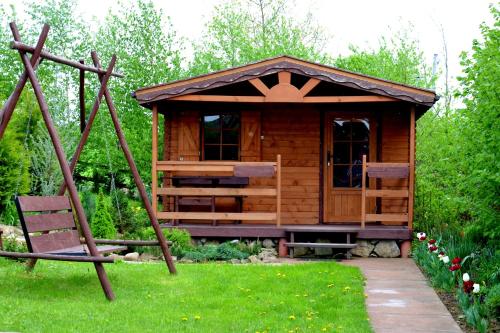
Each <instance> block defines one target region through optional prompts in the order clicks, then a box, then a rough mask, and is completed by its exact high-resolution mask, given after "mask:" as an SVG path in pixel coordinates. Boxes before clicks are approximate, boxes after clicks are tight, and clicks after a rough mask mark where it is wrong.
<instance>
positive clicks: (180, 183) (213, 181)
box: [172, 176, 249, 225]
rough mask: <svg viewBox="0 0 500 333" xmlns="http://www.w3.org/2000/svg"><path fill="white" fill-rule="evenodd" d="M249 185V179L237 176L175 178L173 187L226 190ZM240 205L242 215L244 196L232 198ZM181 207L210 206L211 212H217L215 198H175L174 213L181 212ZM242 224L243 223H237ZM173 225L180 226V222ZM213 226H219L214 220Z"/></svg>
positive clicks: (176, 221) (176, 196)
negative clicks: (222, 188) (221, 188)
mask: <svg viewBox="0 0 500 333" xmlns="http://www.w3.org/2000/svg"><path fill="white" fill-rule="evenodd" d="M248 184H249V178H248V177H236V176H173V177H172V185H173V186H175V187H204V188H206V187H225V188H241V187H245V186H247V185H248ZM232 197H234V198H235V199H236V202H237V203H238V212H240V213H241V211H242V208H243V200H242V198H243V197H242V196H232ZM179 206H209V207H210V211H211V212H212V213H213V212H215V196H211V197H203V196H199V197H197V196H189V197H181V196H178V195H175V196H174V211H176V212H178V211H179ZM237 222H239V223H241V221H237ZM172 223H173V225H178V224H179V220H173V221H172ZM212 224H213V225H217V220H212Z"/></svg>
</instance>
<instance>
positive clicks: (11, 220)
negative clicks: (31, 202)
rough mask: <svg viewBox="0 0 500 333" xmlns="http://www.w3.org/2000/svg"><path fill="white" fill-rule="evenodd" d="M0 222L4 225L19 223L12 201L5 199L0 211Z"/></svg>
mask: <svg viewBox="0 0 500 333" xmlns="http://www.w3.org/2000/svg"><path fill="white" fill-rule="evenodd" d="M0 223H1V224H6V225H19V215H18V214H17V209H16V205H15V204H14V201H12V200H11V201H7V202H6V203H5V206H4V208H3V211H2V212H1V213H0Z"/></svg>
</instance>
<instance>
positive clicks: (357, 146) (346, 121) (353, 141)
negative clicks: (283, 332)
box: [332, 118, 370, 187]
mask: <svg viewBox="0 0 500 333" xmlns="http://www.w3.org/2000/svg"><path fill="white" fill-rule="evenodd" d="M333 131H334V133H333V161H332V162H333V186H334V187H361V178H362V177H361V176H362V163H363V155H366V156H367V160H368V156H369V152H370V122H369V119H368V118H335V120H334V123H333Z"/></svg>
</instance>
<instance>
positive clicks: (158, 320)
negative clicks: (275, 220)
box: [0, 258, 371, 333]
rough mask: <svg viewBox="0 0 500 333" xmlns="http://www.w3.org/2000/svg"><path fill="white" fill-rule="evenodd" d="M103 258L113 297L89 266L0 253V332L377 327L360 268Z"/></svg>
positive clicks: (350, 329)
mask: <svg viewBox="0 0 500 333" xmlns="http://www.w3.org/2000/svg"><path fill="white" fill-rule="evenodd" d="M177 267H178V271H179V274H178V275H177V276H170V275H168V273H167V272H168V271H167V268H166V267H165V265H164V264H162V263H147V264H135V265H134V264H127V263H123V262H119V263H116V264H113V265H107V266H106V268H107V272H108V276H109V278H110V280H111V284H112V285H113V289H114V292H115V294H116V296H117V299H116V300H115V301H114V302H108V301H107V300H106V299H105V298H104V295H103V293H102V290H101V287H100V285H99V282H98V280H97V276H96V274H95V270H94V268H93V266H92V265H91V264H85V263H61V262H49V261H40V262H39V263H38V265H37V267H36V269H35V271H34V273H31V274H28V273H26V272H25V270H24V266H23V265H22V264H20V263H18V262H14V261H11V260H7V259H3V258H0V281H1V283H0V331H18V332H25V333H27V332H252V333H255V332H260V333H263V332H371V328H370V324H369V321H368V315H367V312H366V309H365V305H364V304H365V297H364V291H363V278H362V275H361V273H360V271H359V269H358V268H355V267H347V266H342V265H340V264H337V263H335V262H323V263H307V264H296V265H230V264H218V263H210V264H196V265H193V264H191V265H190V264H178V265H177Z"/></svg>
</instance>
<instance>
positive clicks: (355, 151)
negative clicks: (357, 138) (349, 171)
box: [352, 142, 368, 164]
mask: <svg viewBox="0 0 500 333" xmlns="http://www.w3.org/2000/svg"><path fill="white" fill-rule="evenodd" d="M363 155H366V159H367V160H368V143H357V142H356V143H353V144H352V164H362V163H363Z"/></svg>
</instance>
